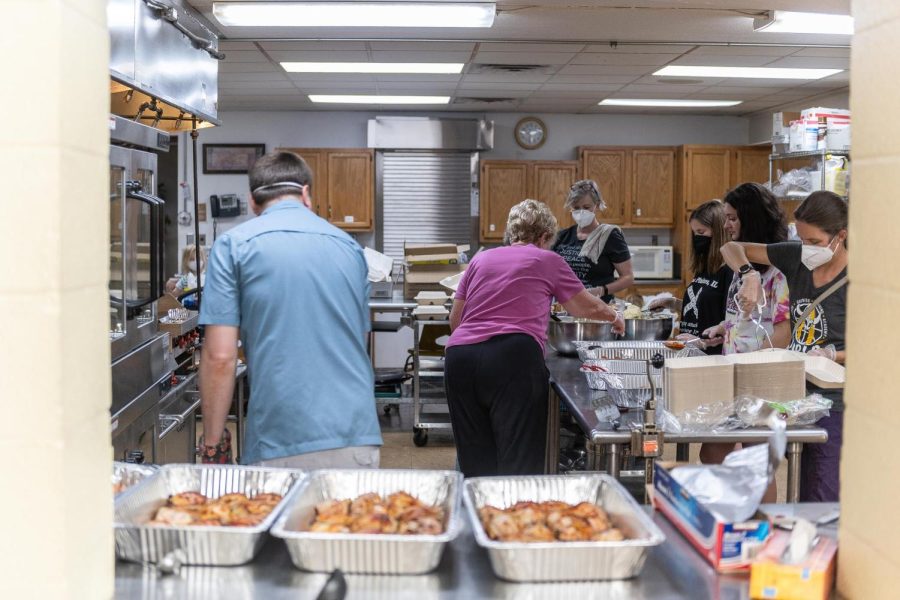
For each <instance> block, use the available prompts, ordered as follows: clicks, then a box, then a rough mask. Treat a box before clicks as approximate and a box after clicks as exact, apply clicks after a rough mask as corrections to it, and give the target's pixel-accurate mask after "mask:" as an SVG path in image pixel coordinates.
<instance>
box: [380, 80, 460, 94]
mask: <svg viewBox="0 0 900 600" xmlns="http://www.w3.org/2000/svg"><path fill="white" fill-rule="evenodd" d="M375 89H377V90H378V92H379V93H381V94H393V95H397V96H404V95H407V94H409V95H412V96H452V95H453V93H454V92H455V91H456V86H455V85H447V84H440V83H422V84H416V83H409V82H407V83H391V82H384V81H379V82H378V83H376V84H375Z"/></svg>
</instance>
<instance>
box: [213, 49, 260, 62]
mask: <svg viewBox="0 0 900 600" xmlns="http://www.w3.org/2000/svg"><path fill="white" fill-rule="evenodd" d="M254 62H264V63H267V62H269V59H268V58H266V55H265V54H263V53H262V52H260V51H259V50H226V51H225V60H224V61H222V63H220V64H230V63H254Z"/></svg>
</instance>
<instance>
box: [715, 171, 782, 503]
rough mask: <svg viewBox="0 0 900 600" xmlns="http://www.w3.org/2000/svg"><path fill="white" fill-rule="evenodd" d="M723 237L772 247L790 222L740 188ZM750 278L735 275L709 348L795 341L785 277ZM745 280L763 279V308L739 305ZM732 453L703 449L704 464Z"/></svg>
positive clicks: (732, 349) (730, 197)
mask: <svg viewBox="0 0 900 600" xmlns="http://www.w3.org/2000/svg"><path fill="white" fill-rule="evenodd" d="M725 233H726V234H730V235H731V238H732V239H733V240H734V241H736V242H752V243H761V244H773V243H776V242H784V241H787V239H788V227H787V220H786V219H785V216H784V211H783V210H781V207H780V206H779V205H778V200H777V199H776V198H775V196H773V195H772V193H771V192H770V191H769V190H767V189H766V188H764V187H763V186H761V185H759V184H758V183H742V184H741V185H739V186H737V187H736V188H734V189H733V190H731V191H730V192H728V194H726V195H725ZM753 269H754V270H751V271H749V272H747V273H743V274H736V275H735V276H734V279H732V281H731V286H730V287H729V288H728V297H727V299H726V304H725V320H724V321H723V322H722V323H720V324H719V325H716V326H715V327H710V328H709V329H707V330H706V331H705V332H704V334H705V335H707V336H708V337H709V338H710V341H709V342H708V343H707V344H708V345H716V344H722V345H723V346H722V354H735V353H739V352H754V351H756V350H762V349H764V348H787V345H788V343H789V342H790V338H791V312H790V309H791V302H790V298H789V295H788V285H787V279H786V278H785V276H784V274H783V273H782V272H781V271H779V270H778V269H776V268H775V267H770V266H768V265H756V264H754V265H753ZM742 277H760V278H761V280H762V287H763V289H764V290H765V298H766V303H765V306H762V307H759V306H751V305H745V306H741V305H740V303H739V302H738V300H737V294H738V290H739V289H740V287H741V278H742ZM732 450H734V444H702V445H701V446H700V460H701V461H702V462H704V463H706V464H719V463H721V462H722V461H723V460H724V459H725V456H726V455H727V454H728V453H729V452H731V451H732ZM763 501H764V502H775V501H776V489H775V484H774V483H773V484H772V485H770V486H769V489H768V490H767V491H766V495H765V496H764V497H763Z"/></svg>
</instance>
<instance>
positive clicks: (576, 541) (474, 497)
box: [464, 473, 665, 582]
mask: <svg viewBox="0 0 900 600" xmlns="http://www.w3.org/2000/svg"><path fill="white" fill-rule="evenodd" d="M464 501H465V504H466V510H467V512H468V514H469V518H470V520H471V522H472V529H473V531H474V532H475V540H476V541H477V542H478V544H479V545H480V546H482V547H484V548H486V549H487V551H488V556H489V557H490V560H491V566H492V567H493V569H494V573H496V574H497V576H498V577H502V578H503V579H507V580H510V581H523V582H528V581H577V580H609V579H627V578H629V577H634V576H636V575H637V574H638V573H640V571H641V569H642V568H643V566H644V561H645V560H646V558H647V552H648V551H649V550H650V548H652V547H653V546H657V545H659V544H661V543H663V542H664V541H665V536H664V535H663V533H662V532H661V531H660V530H659V528H658V527H657V526H656V525H655V524H654V523H653V521H652V519H650V517H649V516H648V515H647V513H646V512H644V511H643V510H642V509H641V507H640V506H639V505H638V504H637V502H635V500H634V498H632V497H631V495H630V494H629V493H628V492H627V491H626V490H625V488H623V487H622V485H621V484H620V483H619V482H617V481H616V480H615V479H614V478H612V477H609V476H608V475H603V474H599V473H597V474H594V473H592V474H587V473H586V474H583V475H536V476H518V477H477V478H473V479H467V480H466V482H465V492H464Z"/></svg>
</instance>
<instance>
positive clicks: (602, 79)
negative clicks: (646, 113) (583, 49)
mask: <svg viewBox="0 0 900 600" xmlns="http://www.w3.org/2000/svg"><path fill="white" fill-rule="evenodd" d="M635 79H638V77H636V76H634V75H554V76H553V77H551V78H550V80H549V81H548V83H576V84H578V83H585V84H589V83H596V84H601V83H603V84H606V83H618V84H620V85H624V84H626V83H631V82H632V81H634V80H635Z"/></svg>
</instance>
